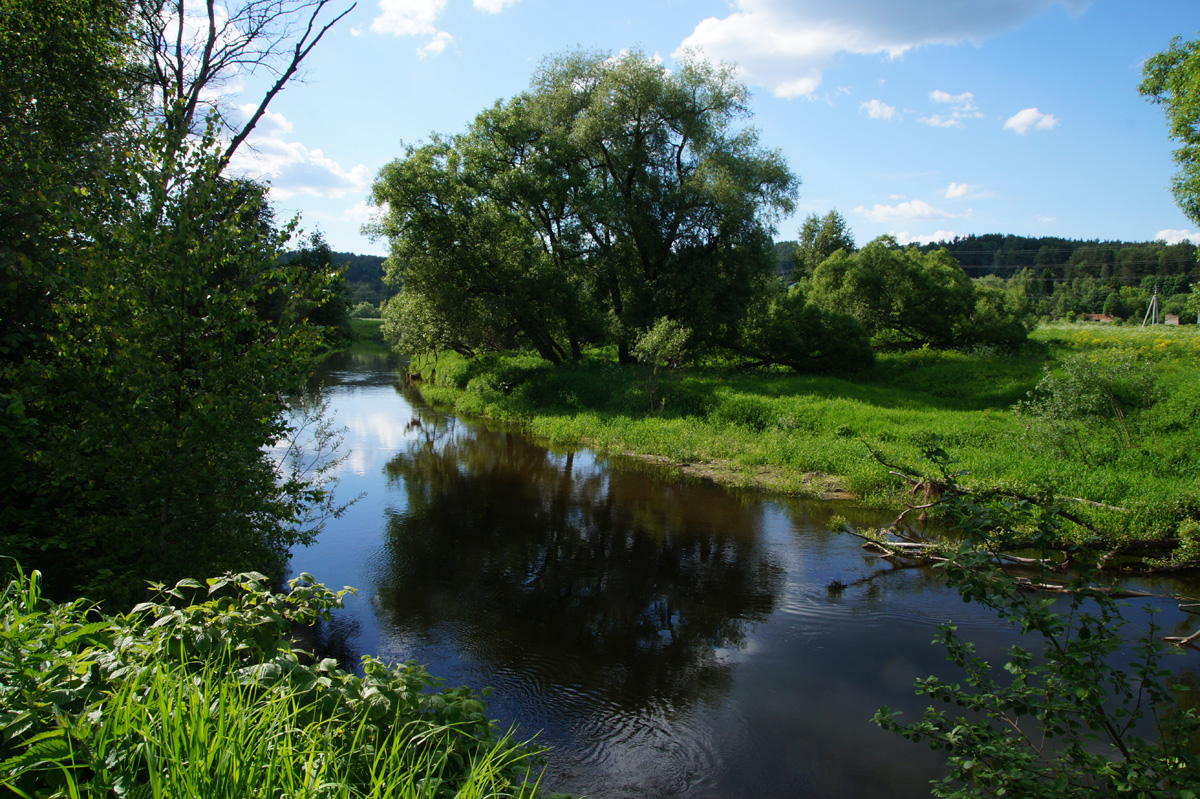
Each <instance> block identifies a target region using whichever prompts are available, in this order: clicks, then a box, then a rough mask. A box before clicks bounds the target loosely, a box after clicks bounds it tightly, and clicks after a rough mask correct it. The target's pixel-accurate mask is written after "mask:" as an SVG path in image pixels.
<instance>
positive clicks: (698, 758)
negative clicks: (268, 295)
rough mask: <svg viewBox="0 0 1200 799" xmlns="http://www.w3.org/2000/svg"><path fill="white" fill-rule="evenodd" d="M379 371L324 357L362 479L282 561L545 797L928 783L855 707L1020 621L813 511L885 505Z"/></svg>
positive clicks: (922, 760)
mask: <svg viewBox="0 0 1200 799" xmlns="http://www.w3.org/2000/svg"><path fill="white" fill-rule="evenodd" d="M396 366H397V363H396V362H395V361H394V360H393V359H392V358H391V357H390V356H387V355H383V354H380V353H372V352H368V351H351V352H347V353H340V354H337V355H335V356H332V357H331V358H330V359H329V360H328V361H327V362H326V364H325V368H324V371H323V374H322V378H323V381H324V383H325V385H326V394H327V398H328V399H329V401H330V405H331V409H332V410H333V411H334V412H335V413H336V417H337V422H338V424H340V425H344V426H345V427H346V442H345V445H346V447H347V448H348V450H349V453H350V454H349V457H348V458H347V460H346V462H345V463H344V464H343V466H342V467H341V468H340V470H339V476H340V478H341V485H340V487H339V492H340V494H341V495H342V496H343V497H351V496H354V495H357V494H359V493H362V494H363V495H364V496H363V498H362V499H361V500H360V501H359V502H358V503H357V504H356V505H354V506H353V507H352V508H351V509H350V511H349V512H348V513H347V514H346V516H345V517H343V518H342V519H340V520H335V521H333V522H331V523H330V524H329V525H328V527H327V528H326V530H325V532H324V533H323V534H322V536H321V538H320V540H319V542H318V543H317V544H316V545H314V546H312V547H309V548H305V549H300V550H297V551H296V552H295V553H294V555H293V569H294V570H295V571H296V572H300V571H307V572H311V573H313V574H314V575H315V576H316V577H317V579H319V580H321V581H322V582H325V583H326V584H329V585H331V586H332V587H339V586H342V585H350V586H355V587H356V588H358V594H357V595H356V596H355V597H352V598H350V599H349V601H348V602H347V605H346V610H345V611H344V612H343V613H342V614H341V615H340V616H339V618H338V619H337V620H336V623H335V624H334V626H333V630H334V633H335V634H336V635H337V636H339V637H340V638H341V640H342V643H344V644H345V646H346V647H347V648H348V650H349V651H350V652H351V653H353V654H354V655H357V654H364V653H365V654H372V655H376V656H378V657H380V658H383V659H387V660H396V661H402V660H409V659H414V660H417V661H419V662H421V663H424V664H426V665H427V666H428V667H429V668H430V670H431V671H432V672H433V673H434V674H436V675H439V676H441V677H443V678H444V679H445V680H446V682H447V683H449V684H451V685H464V684H465V685H471V686H474V687H482V686H490V687H491V688H492V694H491V699H490V701H489V709H490V711H491V714H492V716H493V717H494V718H496V719H498V720H499V722H500V724H501V725H502V726H503V727H508V726H509V725H511V724H518V725H519V734H520V735H522V736H526V737H528V736H532V735H533V734H534V733H537V734H538V737H539V741H540V742H541V743H544V744H548V745H549V746H551V747H552V752H551V754H550V755H549V765H548V768H547V772H546V776H545V779H544V782H543V785H544V787H547V788H549V789H550V790H557V791H565V792H570V793H573V794H576V795H578V796H590V797H697V798H699V797H814V798H815V797H876V796H879V797H883V796H886V797H919V796H922V797H923V796H928V795H929V791H928V781H929V780H930V779H931V778H933V777H936V776H938V775H939V773H940V771H939V763H940V757H939V756H938V755H936V754H935V753H933V752H930V751H929V750H927V749H925V748H923V747H922V746H918V745H914V744H911V743H908V742H906V741H904V740H901V739H899V738H897V737H895V736H892V735H889V734H886V733H884V732H881V731H880V730H879V729H877V728H876V727H874V726H873V725H872V724H871V723H870V721H869V720H870V718H871V716H872V714H873V713H874V712H875V710H876V709H877V708H879V707H880V706H881V705H885V704H886V705H889V706H891V707H893V708H898V709H901V710H904V711H906V714H907V715H910V716H911V715H916V714H918V713H919V711H920V709H921V708H922V707H923V704H922V703H921V702H920V701H919V698H917V697H915V696H914V694H913V690H912V685H913V681H914V679H915V678H916V677H918V676H924V675H927V674H931V673H943V674H947V676H949V674H950V672H948V671H947V668H946V663H945V659H944V655H943V653H942V650H941V649H940V648H938V647H936V646H933V645H931V643H930V641H931V639H932V638H933V636H934V634H935V632H936V628H937V625H938V624H940V623H943V622H947V621H953V622H954V623H955V624H957V625H958V626H959V629H960V631H965V632H967V633H968V635H969V636H970V637H971V638H973V639H975V640H977V641H979V642H980V651H981V654H984V655H985V656H987V655H995V654H998V653H999V652H1000V651H1001V650H1002V649H1003V648H1004V647H1006V646H1008V645H1011V644H1012V643H1013V642H1014V641H1015V640H1016V636H1015V634H1014V633H1013V631H1012V630H1010V629H1006V628H1005V627H1004V626H1002V625H1001V624H1000V623H999V622H997V621H996V620H995V619H994V618H992V617H991V616H990V615H989V614H987V613H986V612H984V611H983V610H981V609H980V608H979V607H978V606H977V605H974V604H970V605H968V604H964V603H963V602H961V601H960V600H959V599H958V597H957V595H956V594H954V593H953V592H951V591H948V590H946V589H945V588H944V587H943V586H942V585H940V584H939V582H938V581H937V580H936V579H934V577H933V575H932V574H931V573H930V572H929V571H928V570H926V569H904V570H894V571H893V570H892V569H891V568H890V567H889V566H888V564H887V563H886V562H885V561H882V560H880V559H877V558H873V557H871V556H870V555H867V554H865V553H864V551H863V550H862V548H861V547H860V546H859V544H860V542H859V540H858V539H855V538H853V537H851V536H848V535H845V534H834V533H831V532H830V531H829V529H828V527H827V525H828V521H829V518H830V516H832V515H833V514H834V513H839V514H841V515H843V516H845V517H847V518H850V519H851V520H852V521H855V522H857V523H863V524H869V523H872V522H874V523H876V524H881V523H884V522H886V519H872V518H871V517H870V516H868V515H865V514H864V513H863V512H861V511H858V510H856V509H855V508H854V507H853V506H852V505H847V504H845V503H841V504H839V503H830V502H799V501H791V500H787V499H779V498H769V497H763V496H759V495H753V494H749V495H748V494H745V493H737V494H735V493H731V492H728V491H725V490H723V489H721V488H718V487H716V486H713V485H710V484H704V483H693V482H684V481H682V480H679V479H673V478H671V477H669V476H668V477H664V476H663V475H661V474H660V475H654V474H650V473H647V472H646V471H645V470H641V469H638V468H636V467H633V466H631V465H629V464H625V465H623V466H622V465H619V464H611V463H609V462H607V461H605V460H604V459H601V458H597V457H596V456H594V455H593V454H591V453H589V452H587V451H575V452H552V451H548V450H546V449H545V448H542V447H537V446H533V445H531V444H530V443H529V442H527V441H525V440H523V439H522V438H520V437H519V436H516V435H513V434H511V433H509V432H505V431H503V430H500V429H493V428H489V427H488V426H486V425H482V424H475V423H472V424H467V423H464V422H463V421H461V420H458V419H455V418H454V417H452V416H448V415H446V414H443V413H439V412H435V411H432V410H430V409H429V408H428V407H425V406H423V405H421V404H420V402H419V401H418V400H417V399H416V398H415V397H413V396H412V395H410V394H408V393H406V392H405V391H404V390H403V389H402V388H401V387H400V386H399V385H398V384H397V382H396V374H395V368H396ZM835 581H837V582H839V583H841V584H844V585H846V586H847V587H846V588H845V589H844V590H841V591H839V590H836V589H831V588H830V585H831V583H834V582H835ZM1170 607H1173V606H1170Z"/></svg>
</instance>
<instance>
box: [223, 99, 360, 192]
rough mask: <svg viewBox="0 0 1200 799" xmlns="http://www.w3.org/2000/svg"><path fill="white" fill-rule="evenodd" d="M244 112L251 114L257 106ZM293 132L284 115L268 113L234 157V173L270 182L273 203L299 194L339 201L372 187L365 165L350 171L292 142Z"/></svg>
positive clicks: (242, 108) (316, 151)
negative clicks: (345, 196) (347, 195)
mask: <svg viewBox="0 0 1200 799" xmlns="http://www.w3.org/2000/svg"><path fill="white" fill-rule="evenodd" d="M240 109H241V110H242V112H243V113H247V114H248V113H251V112H252V111H253V106H250V105H244V106H240ZM291 132H292V123H291V122H289V121H288V120H287V119H286V118H285V117H284V116H283V115H282V114H277V113H274V112H271V111H268V112H267V113H266V114H265V115H264V116H263V118H262V119H261V120H260V121H259V123H258V125H257V126H255V128H254V132H253V133H252V134H250V136H249V137H248V138H247V139H246V142H245V143H244V144H243V145H242V146H241V147H239V148H238V150H237V152H236V153H234V157H233V160H232V162H231V163H230V169H231V170H232V171H233V172H234V173H235V174H239V175H244V176H246V177H248V178H251V179H253V180H265V181H270V183H271V198H272V199H273V200H287V199H288V198H290V197H293V196H295V195H297V194H307V195H312V196H315V197H333V198H336V197H342V196H344V195H346V194H347V193H351V192H360V193H361V192H365V191H366V190H367V189H368V188H369V187H370V185H371V171H370V170H369V169H368V168H367V167H366V165H365V164H356V165H355V166H353V167H351V168H349V169H347V168H345V167H343V166H342V165H341V164H339V163H338V162H337V161H335V160H334V159H332V158H329V157H327V156H326V155H325V154H324V153H322V152H321V151H320V150H319V149H312V150H310V149H309V148H308V147H305V146H304V145H303V144H301V143H300V142H297V141H292V140H291V137H290V136H289V134H291Z"/></svg>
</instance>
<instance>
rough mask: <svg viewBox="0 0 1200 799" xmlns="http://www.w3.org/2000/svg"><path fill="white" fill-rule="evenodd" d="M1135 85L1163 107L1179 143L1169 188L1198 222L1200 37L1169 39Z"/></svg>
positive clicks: (1199, 197)
mask: <svg viewBox="0 0 1200 799" xmlns="http://www.w3.org/2000/svg"><path fill="white" fill-rule="evenodd" d="M1138 88H1139V91H1141V93H1142V94H1143V95H1145V96H1146V97H1148V98H1150V99H1151V100H1152V101H1153V102H1155V103H1159V104H1161V105H1162V106H1163V107H1164V109H1165V111H1166V114H1167V128H1168V130H1169V132H1170V136H1171V138H1172V139H1174V140H1175V141H1176V142H1177V143H1178V144H1179V147H1178V148H1177V149H1176V150H1175V163H1176V164H1178V165H1179V172H1178V173H1176V175H1175V178H1174V180H1173V181H1172V184H1171V188H1172V190H1173V191H1174V193H1175V201H1176V202H1178V203H1179V207H1180V208H1182V209H1183V212H1184V213H1185V214H1187V216H1188V218H1189V219H1191V220H1192V221H1193V222H1195V223H1196V224H1200V39H1197V40H1195V41H1190V42H1185V41H1183V40H1182V39H1181V38H1180V37H1178V36H1177V37H1175V38H1174V39H1172V40H1171V43H1170V46H1169V47H1168V48H1167V49H1166V50H1164V51H1163V52H1161V53H1158V54H1157V55H1155V56H1153V57H1151V58H1150V59H1148V60H1147V61H1146V63H1145V65H1144V66H1143V67H1142V83H1141V85H1140V86H1139V87H1138Z"/></svg>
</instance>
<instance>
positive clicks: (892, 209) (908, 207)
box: [854, 200, 954, 225]
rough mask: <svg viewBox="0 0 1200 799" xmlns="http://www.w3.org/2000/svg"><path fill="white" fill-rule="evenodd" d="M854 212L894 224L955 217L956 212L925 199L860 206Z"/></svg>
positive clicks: (871, 220)
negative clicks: (894, 203)
mask: <svg viewBox="0 0 1200 799" xmlns="http://www.w3.org/2000/svg"><path fill="white" fill-rule="evenodd" d="M854 213H856V214H858V215H859V216H861V217H863V218H864V219H866V220H867V221H868V222H874V223H876V224H884V225H886V224H894V223H896V222H911V221H927V220H931V219H953V218H954V214H951V213H949V212H947V211H943V210H941V209H940V208H934V207H933V206H932V205H930V204H929V203H927V202H925V201H924V200H909V201H908V202H902V203H899V204H898V205H879V204H876V205H873V206H871V207H870V208H867V207H865V206H862V205H860V206H858V207H857V208H855V209H854Z"/></svg>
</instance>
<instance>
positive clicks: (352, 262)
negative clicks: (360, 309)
mask: <svg viewBox="0 0 1200 799" xmlns="http://www.w3.org/2000/svg"><path fill="white" fill-rule="evenodd" d="M383 261H384V257H383V256H382V255H357V254H355V253H352V252H335V253H334V254H333V265H334V266H337V267H344V268H345V270H346V271H344V272H343V273H342V278H343V279H344V280H345V281H346V288H347V289H348V290H349V292H350V306H351V307H354V306H357V305H359V304H361V303H364V302H369V303H371V305H374V306H375V307H376V308H378V307H379V306H381V305H382V304H383V303H384V302H386V301H387V300H388V299H389V298H391V297H392V296H394V295H395V294H396V293H397V292H398V291H399V289H395V288H392V287H391V286H389V285H387V284H386V283H384V282H383Z"/></svg>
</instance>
